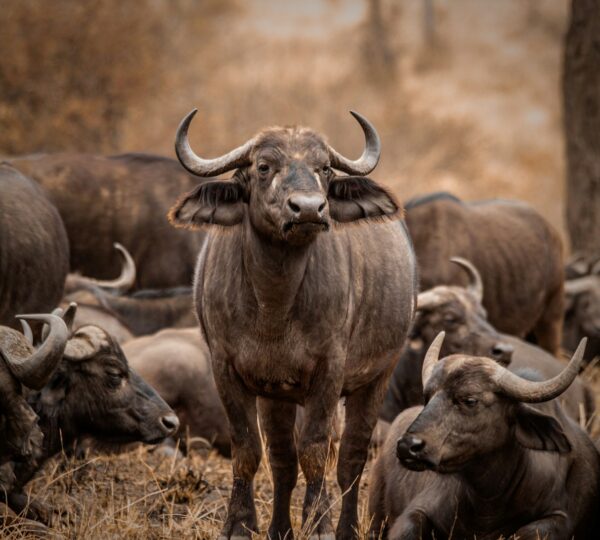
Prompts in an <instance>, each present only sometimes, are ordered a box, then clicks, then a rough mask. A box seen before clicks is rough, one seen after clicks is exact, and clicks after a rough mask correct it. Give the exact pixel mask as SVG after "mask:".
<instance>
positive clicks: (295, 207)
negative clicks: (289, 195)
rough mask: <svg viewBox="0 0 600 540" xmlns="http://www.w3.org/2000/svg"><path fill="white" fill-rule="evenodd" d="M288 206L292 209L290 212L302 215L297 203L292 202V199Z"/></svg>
mask: <svg viewBox="0 0 600 540" xmlns="http://www.w3.org/2000/svg"><path fill="white" fill-rule="evenodd" d="M288 206H289V207H290V210H291V211H292V212H294V214H299V213H300V207H299V206H298V205H297V204H296V203H294V202H292V201H291V199H290V200H288Z"/></svg>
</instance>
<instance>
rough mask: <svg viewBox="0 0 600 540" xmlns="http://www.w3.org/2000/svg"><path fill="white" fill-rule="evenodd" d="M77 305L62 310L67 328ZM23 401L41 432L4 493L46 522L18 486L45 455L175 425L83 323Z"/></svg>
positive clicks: (155, 436) (153, 437)
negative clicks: (85, 441)
mask: <svg viewBox="0 0 600 540" xmlns="http://www.w3.org/2000/svg"><path fill="white" fill-rule="evenodd" d="M75 309H76V305H75V304H72V305H71V306H70V307H69V309H67V310H66V311H65V313H64V316H63V317H64V319H65V323H66V324H67V327H69V328H70V327H71V325H72V322H73V318H74V316H75ZM27 401H28V403H29V405H30V406H31V408H32V409H33V410H34V411H35V413H36V414H37V415H38V417H39V420H38V423H39V426H40V428H41V430H42V432H43V434H44V442H43V446H42V452H41V455H40V456H39V459H37V460H28V461H26V462H24V463H20V464H15V465H14V472H15V476H16V482H15V486H14V489H13V490H12V491H11V492H10V493H8V503H9V506H10V507H11V508H12V509H13V510H14V511H15V512H21V511H23V510H26V511H27V515H28V517H30V518H33V519H41V520H42V521H46V516H45V514H46V512H45V510H44V509H43V506H42V505H40V504H32V502H31V501H29V500H28V497H27V496H26V495H25V494H24V493H23V491H22V488H23V487H24V485H25V484H26V483H27V482H28V481H29V480H30V479H31V477H32V476H33V475H34V474H35V472H36V471H37V470H38V469H39V468H40V466H41V465H42V464H43V463H44V461H45V460H46V459H48V458H49V457H51V456H53V455H55V454H57V453H58V452H60V451H61V449H62V448H69V447H70V446H72V445H73V444H74V442H75V440H76V439H77V438H79V437H89V438H92V439H93V440H96V441H101V442H104V443H110V444H125V443H130V442H136V441H141V442H145V443H150V444H152V443H156V442H159V441H161V440H163V439H164V438H165V437H168V436H170V435H172V434H173V433H174V432H175V431H177V429H178V427H179V421H178V419H177V416H175V414H174V413H173V411H172V410H171V408H170V407H169V406H168V405H167V404H166V403H165V402H164V401H163V400H162V399H161V398H160V396H159V395H158V394H157V393H156V392H155V391H154V390H153V389H152V388H151V387H150V386H149V385H148V384H147V383H146V382H145V381H144V380H143V379H142V378H141V377H140V376H139V375H138V374H137V373H136V372H135V371H133V370H132V369H131V368H130V367H129V365H128V363H127V359H126V358H125V355H124V354H123V351H122V350H121V348H120V347H119V345H117V344H116V343H115V342H114V341H113V339H112V338H111V337H110V336H109V335H108V334H107V333H106V332H105V331H104V330H102V329H101V328H98V327H97V326H83V327H81V328H79V329H77V330H76V331H75V332H73V333H72V334H71V336H70V338H69V340H68V341H67V344H66V347H65V349H64V354H63V356H62V360H61V361H60V363H59V364H58V367H57V368H56V370H55V371H54V373H53V374H52V377H51V378H50V380H49V382H48V383H47V384H46V385H44V386H43V388H41V389H40V390H38V391H36V392H31V393H30V394H29V395H28V397H27Z"/></svg>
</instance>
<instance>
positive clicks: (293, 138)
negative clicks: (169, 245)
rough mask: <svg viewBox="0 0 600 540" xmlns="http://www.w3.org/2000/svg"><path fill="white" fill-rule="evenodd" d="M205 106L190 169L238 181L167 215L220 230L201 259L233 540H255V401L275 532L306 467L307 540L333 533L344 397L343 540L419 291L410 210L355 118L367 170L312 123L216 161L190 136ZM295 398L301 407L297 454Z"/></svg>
mask: <svg viewBox="0 0 600 540" xmlns="http://www.w3.org/2000/svg"><path fill="white" fill-rule="evenodd" d="M194 113H195V111H194V112H193V113H191V114H190V115H188V116H187V117H186V118H185V119H184V121H183V122H182V124H181V125H180V127H179V130H178V134H177V142H176V150H177V154H178V156H179V159H180V160H181V162H182V164H183V165H184V166H185V167H186V168H187V169H188V170H189V171H191V172H193V173H194V174H196V175H198V176H201V177H212V176H216V175H219V174H221V173H225V172H227V171H231V170H235V173H234V174H233V177H232V178H230V179H228V180H210V181H202V182H201V183H199V185H198V186H197V187H196V188H195V189H194V190H193V191H191V192H189V193H188V194H186V195H184V196H183V197H182V198H181V199H180V200H179V202H178V203H177V204H176V205H175V206H174V207H173V209H172V210H171V213H170V218H171V220H172V222H173V223H174V224H175V225H177V226H183V227H189V228H197V227H200V228H202V227H205V226H206V225H213V227H209V228H208V230H209V232H208V235H207V241H206V243H205V244H204V246H203V249H202V251H201V253H200V256H199V259H198V264H197V270H196V277H195V300H196V309H197V313H198V318H199V321H200V327H201V329H202V332H203V334H204V336H205V337H206V340H207V343H208V345H209V349H210V352H211V357H212V367H213V373H214V376H215V381H216V384H217V389H218V391H219V395H220V397H221V400H222V401H223V405H224V407H225V411H226V413H227V416H228V419H229V424H230V430H231V442H232V455H233V477H234V481H233V489H232V493H231V498H230V502H229V508H228V514H227V519H226V521H225V525H224V528H223V531H222V537H223V538H250V536H251V534H252V532H253V531H257V530H258V523H257V519H256V511H255V506H254V495H253V487H252V481H253V478H254V475H255V473H256V470H257V468H258V465H259V462H260V457H261V443H260V437H259V433H258V426H257V419H256V412H257V406H258V411H259V414H260V417H261V426H262V428H263V429H264V432H265V434H266V439H267V446H268V448H269V456H270V462H271V469H272V472H273V482H274V502H273V516H272V520H271V525H270V527H269V535H270V537H271V538H283V537H286V538H290V537H291V535H292V531H291V522H290V513H289V511H290V507H289V505H290V496H291V493H292V490H293V488H294V486H295V484H296V480H297V467H298V461H299V462H300V466H301V468H302V471H303V472H304V476H305V478H306V482H307V488H306V495H305V499H304V505H303V521H304V524H305V527H306V528H307V529H308V530H310V531H311V533H310V534H311V536H310V538H332V537H333V527H332V522H331V517H330V502H329V499H328V495H327V490H326V487H325V486H326V484H325V482H324V480H325V477H324V475H325V468H326V463H327V457H328V450H329V439H330V436H331V431H332V420H333V417H334V414H335V411H336V407H337V403H338V400H339V398H340V396H342V395H344V396H346V427H345V431H344V433H343V436H342V440H341V445H340V452H339V461H338V482H339V484H340V487H341V490H342V493H343V500H342V508H341V516H340V520H339V523H338V528H337V538H353V537H355V534H356V526H357V501H358V488H359V485H360V477H361V474H362V470H363V467H364V464H365V461H366V458H367V450H368V445H369V440H370V437H371V432H372V430H373V427H374V426H375V423H376V421H377V412H378V410H379V406H380V403H381V399H382V397H383V392H384V389H385V387H386V385H387V380H388V378H389V375H390V374H391V371H392V369H393V365H394V362H395V359H396V358H397V357H398V355H399V353H400V350H401V348H402V345H403V343H404V340H405V337H406V334H407V332H408V328H409V326H410V323H411V320H412V317H413V311H414V305H415V291H416V285H415V280H416V270H415V259H414V255H413V253H412V248H411V245H410V240H409V238H408V234H407V231H406V229H405V227H404V223H403V222H402V221H401V219H400V216H401V210H400V208H399V206H398V205H397V204H396V202H395V201H394V199H393V198H392V197H391V196H390V195H389V194H388V193H387V192H386V191H385V190H384V189H383V188H381V187H380V186H379V185H378V184H376V183H375V182H374V181H373V180H371V179H369V178H366V177H365V176H364V175H366V174H368V173H369V172H371V171H372V170H373V169H374V168H375V166H376V164H377V162H378V159H379V155H380V141H379V136H378V135H377V132H376V131H375V129H374V128H373V126H372V125H371V124H370V123H369V122H368V121H367V120H366V119H365V118H363V117H362V116H360V115H359V114H356V113H353V115H354V117H355V118H356V119H357V120H358V122H359V124H360V125H361V127H362V129H363V131H364V133H365V137H366V148H365V151H364V153H363V155H362V156H361V157H360V158H359V159H358V160H357V161H350V160H349V159H347V158H345V157H344V156H342V155H340V154H339V153H338V152H337V151H336V150H334V149H333V148H332V147H331V146H329V145H328V144H327V143H326V142H325V140H324V139H323V137H322V136H321V135H319V134H318V133H316V132H314V131H312V130H311V129H308V128H301V127H288V128H271V129H266V130H263V131H262V132H260V133H259V134H258V135H256V136H255V137H253V138H252V139H250V140H249V141H248V142H246V143H245V144H243V145H242V146H240V147H239V148H236V149H234V150H232V151H230V152H228V153H227V154H226V155H224V156H222V157H219V158H216V159H209V160H207V159H203V158H200V157H198V156H197V155H195V154H194V153H193V151H192V150H191V148H190V146H189V143H188V139H187V130H188V127H189V125H190V122H191V120H192V117H193V115H194ZM334 169H337V170H339V171H343V172H346V173H348V174H350V175H353V176H337V175H336V174H335V173H334V172H333V170H334ZM349 222H354V223H352V224H350V223H349ZM215 225H216V226H217V227H214V226H215ZM224 228H226V229H227V230H223V229H224ZM257 396H258V397H259V398H260V399H259V400H258V402H257ZM296 403H299V404H302V405H304V406H305V411H306V416H305V422H304V427H303V429H302V432H301V433H300V436H299V437H298V440H297V441H298V444H297V445H296V439H295V438H294V436H293V431H294V419H295V414H296Z"/></svg>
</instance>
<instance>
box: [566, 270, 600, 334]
mask: <svg viewBox="0 0 600 540" xmlns="http://www.w3.org/2000/svg"><path fill="white" fill-rule="evenodd" d="M565 294H566V300H567V301H566V305H567V319H569V320H573V322H574V323H575V324H576V325H577V327H579V328H581V330H582V332H583V334H585V335H588V336H593V337H600V262H597V263H596V264H594V265H592V266H591V267H590V269H589V274H588V275H582V276H580V277H577V278H574V279H569V280H567V281H566V282H565Z"/></svg>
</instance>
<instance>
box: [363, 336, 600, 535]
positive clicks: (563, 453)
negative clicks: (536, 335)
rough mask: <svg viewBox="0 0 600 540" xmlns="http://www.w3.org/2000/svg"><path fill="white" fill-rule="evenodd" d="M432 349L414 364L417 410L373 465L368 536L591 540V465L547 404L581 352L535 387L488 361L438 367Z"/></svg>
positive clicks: (588, 445) (594, 509) (587, 446)
mask: <svg viewBox="0 0 600 540" xmlns="http://www.w3.org/2000/svg"><path fill="white" fill-rule="evenodd" d="M442 339H443V334H440V336H438V337H437V338H436V339H435V341H434V343H433V344H432V346H431V348H430V349H429V351H428V353H427V356H426V359H425V363H424V365H423V375H422V376H423V387H424V389H425V406H424V407H415V408H413V409H408V410H406V411H404V412H403V413H402V414H401V415H400V416H399V417H398V418H397V419H396V420H395V421H394V423H393V424H392V427H391V429H390V432H389V435H388V438H387V440H386V442H385V445H384V448H383V451H382V453H381V455H380V457H379V459H378V460H377V462H376V464H375V465H374V468H373V471H372V477H371V484H370V488H369V489H370V501H369V510H370V513H371V515H372V518H373V519H372V525H371V533H372V536H373V537H374V538H375V537H377V538H378V537H379V536H378V535H379V533H380V531H382V529H384V528H385V529H386V533H387V535H386V537H387V538H388V539H390V540H399V539H406V540H408V539H419V538H432V537H433V538H489V539H496V538H508V537H510V538H512V537H513V535H515V537H516V538H520V539H537V538H555V539H559V538H560V539H563V538H564V539H566V538H573V537H575V538H577V539H592V538H597V534H598V521H599V519H598V517H599V516H598V493H599V492H600V491H599V490H600V457H599V455H598V452H597V450H596V449H595V448H594V445H593V443H592V441H591V440H590V438H589V436H588V435H587V433H585V431H584V430H583V429H581V428H580V427H579V426H578V425H577V423H575V422H573V421H572V420H571V419H570V418H569V417H568V416H567V415H566V414H564V412H563V411H562V408H561V406H560V405H559V403H558V402H557V400H555V399H554V398H556V397H558V396H559V395H560V394H561V393H562V392H564V391H565V390H566V388H568V386H569V384H570V383H571V382H572V381H573V380H574V378H575V376H576V375H577V372H578V370H579V367H580V364H581V360H582V357H583V349H584V347H585V343H584V341H583V342H582V343H581V345H580V346H579V348H578V350H577V351H576V353H575V355H574V356H573V358H572V360H571V362H570V363H569V365H568V366H567V367H565V369H564V370H563V371H562V372H561V373H560V374H559V375H557V376H556V377H553V378H552V379H550V380H545V381H537V380H530V379H529V378H523V377H521V376H519V375H517V374H515V373H511V372H510V371H508V370H506V368H504V367H502V366H501V365H499V364H498V363H497V362H495V361H493V360H491V359H489V358H484V357H474V356H467V355H463V354H457V355H452V356H448V357H446V358H443V359H442V360H438V357H439V354H440V348H441V345H442V344H441V340H442ZM550 400H554V401H552V402H550V403H547V402H548V401H550ZM528 403H534V404H537V405H536V406H531V405H528ZM398 461H399V462H398ZM386 520H387V524H386Z"/></svg>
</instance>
